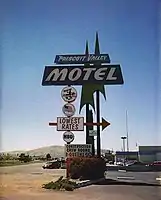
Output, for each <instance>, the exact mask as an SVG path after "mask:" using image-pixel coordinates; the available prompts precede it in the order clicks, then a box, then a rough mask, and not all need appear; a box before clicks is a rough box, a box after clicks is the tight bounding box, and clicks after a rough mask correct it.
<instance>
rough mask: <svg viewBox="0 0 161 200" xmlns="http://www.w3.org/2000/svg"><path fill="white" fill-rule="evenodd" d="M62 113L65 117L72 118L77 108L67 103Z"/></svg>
mask: <svg viewBox="0 0 161 200" xmlns="http://www.w3.org/2000/svg"><path fill="white" fill-rule="evenodd" d="M62 111H63V113H64V115H66V116H67V117H71V116H73V115H74V114H75V106H74V105H73V104H70V103H66V104H65V105H64V106H63V108H62Z"/></svg>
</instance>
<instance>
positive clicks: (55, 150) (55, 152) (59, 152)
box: [1, 146, 65, 157]
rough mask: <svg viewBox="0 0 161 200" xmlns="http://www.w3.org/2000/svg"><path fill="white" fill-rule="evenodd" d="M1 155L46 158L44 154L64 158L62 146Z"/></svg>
mask: <svg viewBox="0 0 161 200" xmlns="http://www.w3.org/2000/svg"><path fill="white" fill-rule="evenodd" d="M1 153H5V154H6V153H9V154H11V155H17V154H21V153H25V154H29V155H30V156H34V155H35V156H46V154H48V153H50V155H51V156H52V157H64V155H65V152H64V146H47V147H41V148H37V149H32V150H29V151H24V150H22V151H21V150H20V151H9V152H1Z"/></svg>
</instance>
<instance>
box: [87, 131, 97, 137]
mask: <svg viewBox="0 0 161 200" xmlns="http://www.w3.org/2000/svg"><path fill="white" fill-rule="evenodd" d="M91 132H92V133H91ZM89 136H97V130H89Z"/></svg>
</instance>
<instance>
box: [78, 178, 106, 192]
mask: <svg viewBox="0 0 161 200" xmlns="http://www.w3.org/2000/svg"><path fill="white" fill-rule="evenodd" d="M104 180H105V178H100V179H97V180H92V181H90V180H85V181H82V182H80V183H77V186H75V189H78V188H81V187H86V186H90V185H93V184H96V183H99V182H102V181H104Z"/></svg>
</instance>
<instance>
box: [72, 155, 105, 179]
mask: <svg viewBox="0 0 161 200" xmlns="http://www.w3.org/2000/svg"><path fill="white" fill-rule="evenodd" d="M105 171H106V163H105V161H104V159H102V158H97V157H91V158H84V157H82V158H80V157H77V158H73V159H72V160H71V161H70V167H69V173H70V177H71V178H72V179H78V178H81V179H82V180H83V179H89V180H92V179H98V178H102V177H104V172H105Z"/></svg>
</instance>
